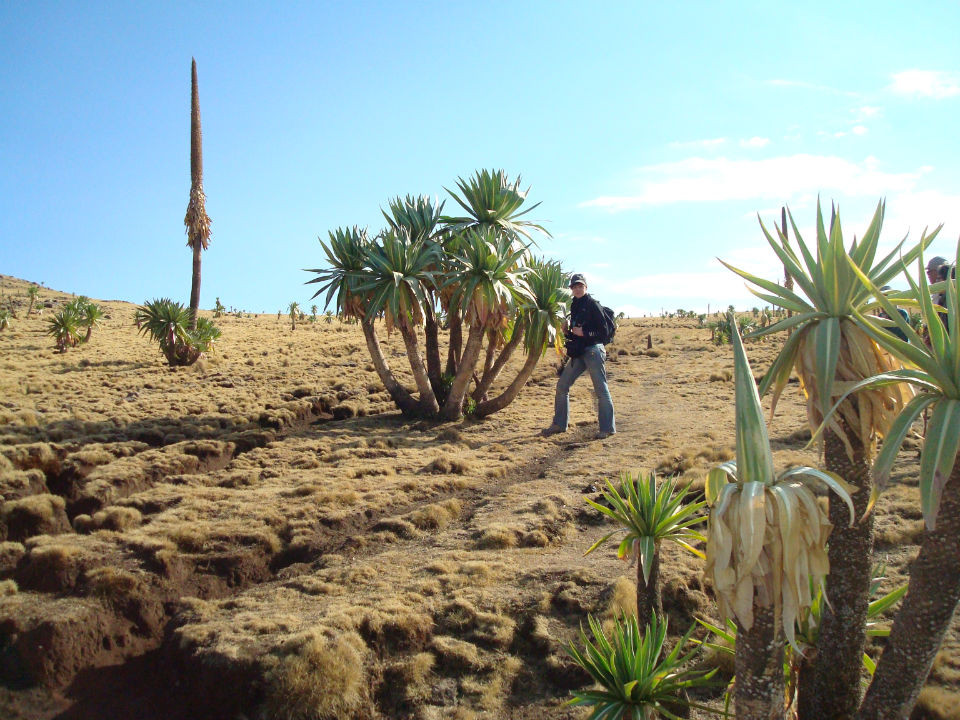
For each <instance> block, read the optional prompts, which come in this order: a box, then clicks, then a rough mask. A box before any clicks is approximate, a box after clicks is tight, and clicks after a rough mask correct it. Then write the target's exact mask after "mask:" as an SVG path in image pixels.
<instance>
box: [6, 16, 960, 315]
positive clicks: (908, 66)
mask: <svg viewBox="0 0 960 720" xmlns="http://www.w3.org/2000/svg"><path fill="white" fill-rule="evenodd" d="M272 5H273V4H269V5H268V4H266V3H264V4H255V3H203V4H201V3H176V2H169V3H140V2H124V3H66V2H64V3H54V2H30V3H24V2H15V1H13V0H9V1H8V2H5V3H3V4H2V6H0V97H2V98H3V106H4V109H3V112H2V113H0V272H2V273H4V274H11V275H16V276H18V277H22V278H25V279H28V280H32V281H37V282H43V283H45V284H46V285H48V286H50V287H54V288H57V289H61V290H66V291H69V292H76V293H82V294H86V295H90V296H93V297H99V298H104V299H121V300H129V301H132V302H138V303H139V302H142V301H144V300H146V299H150V298H152V297H159V296H170V297H173V298H175V299H178V300H181V301H184V302H186V301H187V300H188V298H189V291H190V272H191V256H190V251H189V250H188V248H187V247H186V237H185V235H184V229H183V215H184V211H185V209H186V203H187V198H188V192H189V184H190V168H189V110H190V59H191V57H196V59H197V64H198V71H199V81H200V104H201V110H202V116H203V132H204V140H203V143H204V145H203V148H204V187H205V190H206V194H207V198H208V205H207V209H208V212H209V214H210V216H211V218H212V219H213V237H212V241H211V245H210V249H209V250H208V251H207V252H205V253H204V255H203V285H202V294H201V305H202V306H203V307H212V305H213V303H214V298H215V297H220V299H221V300H222V301H223V302H224V304H226V305H227V306H234V307H237V308H244V309H246V310H248V311H267V312H276V310H277V309H279V308H281V307H285V306H286V305H287V304H288V303H289V302H290V301H292V300H297V301H299V302H300V303H301V305H303V306H307V307H309V305H310V304H311V302H310V300H309V298H310V295H312V292H313V290H312V288H314V287H315V286H308V285H304V284H303V283H304V281H306V280H308V279H310V277H312V276H311V275H309V274H307V273H305V272H303V270H302V268H307V267H318V266H320V265H322V263H323V255H322V252H321V248H320V244H319V242H318V241H317V237H318V236H323V237H324V238H325V237H326V233H327V231H328V230H330V229H333V228H335V227H337V226H342V225H353V224H358V225H368V226H370V228H371V230H376V229H378V228H379V227H380V226H381V224H382V218H381V216H380V212H379V208H380V207H381V206H385V204H386V202H387V201H388V200H389V199H390V198H391V197H394V196H397V195H405V194H407V193H412V194H420V193H426V194H431V195H438V196H439V197H441V198H444V197H446V193H445V192H444V190H443V187H444V186H446V187H450V188H453V187H455V183H456V179H457V178H458V177H466V176H468V175H470V174H472V173H473V172H474V171H475V170H477V169H480V168H504V169H506V170H507V172H508V173H510V174H511V176H516V175H518V174H520V175H522V178H523V184H524V185H525V186H526V185H529V186H530V188H531V190H530V196H529V197H530V201H531V202H537V201H539V202H541V203H542V204H541V205H540V207H538V208H537V209H536V210H535V211H534V213H533V214H532V215H531V217H532V218H533V219H537V220H542V221H545V225H546V226H547V228H548V229H549V230H550V232H551V233H552V234H553V239H545V240H544V241H542V242H541V243H540V246H541V248H542V249H543V251H544V253H545V254H547V255H548V256H551V257H554V258H558V259H560V260H562V261H563V262H564V264H565V266H566V267H568V268H569V269H571V270H577V271H583V272H585V273H586V274H587V276H588V279H589V280H590V289H591V291H592V292H593V294H594V295H596V296H597V297H598V298H599V299H601V300H602V301H603V302H604V303H605V304H609V305H612V306H614V307H615V308H617V309H619V310H624V311H626V312H627V313H628V314H630V315H637V314H643V313H644V312H647V313H657V312H659V311H660V309H661V308H666V309H668V310H675V309H677V308H685V309H691V308H692V309H697V310H700V311H702V310H704V309H706V306H707V304H708V303H710V304H711V309H712V308H716V307H718V306H723V307H725V306H726V305H728V304H730V303H733V304H735V305H737V306H738V307H741V308H748V307H751V306H752V305H754V304H758V303H756V302H754V301H753V299H752V296H750V295H749V294H748V293H747V292H746V291H745V290H744V288H743V283H742V282H741V281H740V280H739V279H738V278H736V277H735V276H734V275H732V274H731V273H729V272H728V271H726V270H724V269H723V268H722V267H721V266H720V264H719V263H718V262H717V260H716V257H717V256H719V257H722V258H723V259H725V260H729V261H732V262H734V264H739V265H740V266H742V267H744V268H746V269H748V270H751V271H753V272H756V273H758V274H761V275H764V276H766V277H769V278H771V279H774V278H776V277H778V274H779V272H780V271H781V268H778V266H777V264H776V259H775V257H774V256H773V254H772V252H771V251H770V250H769V248H767V247H766V245H765V242H764V240H763V237H762V234H761V232H760V229H759V226H758V223H757V214H758V213H759V214H760V216H761V217H762V218H763V219H764V221H765V222H768V223H772V221H773V220H774V219H775V218H777V217H779V208H780V206H781V205H782V204H784V203H788V204H789V206H790V207H791V209H792V210H793V212H794V216H795V218H796V220H797V223H798V225H799V226H800V228H801V232H803V233H805V237H806V234H807V233H808V232H809V229H810V228H812V227H813V222H814V213H815V205H816V198H817V196H818V195H819V196H820V197H821V198H822V200H823V201H824V202H826V203H828V204H829V202H830V201H831V200H835V201H837V202H838V203H839V206H840V211H841V218H842V220H843V224H844V228H845V230H846V232H847V233H848V234H849V235H850V236H852V235H853V234H854V233H858V234H859V233H862V232H863V229H865V227H866V224H867V221H868V219H869V216H870V214H871V213H872V210H873V208H874V206H875V205H876V203H877V202H878V200H879V199H880V198H881V197H883V198H886V201H887V215H886V217H887V220H886V223H885V226H884V227H885V230H884V234H883V238H884V241H885V242H886V243H887V245H889V246H892V244H894V243H895V242H896V241H898V240H900V239H901V238H902V237H903V236H904V235H905V234H906V233H907V232H909V233H910V238H911V239H919V237H920V233H921V231H922V230H923V228H924V226H927V225H929V226H930V227H934V226H936V225H938V224H940V223H944V226H945V227H944V230H943V232H942V233H941V237H940V239H938V240H937V241H936V243H935V245H934V247H933V250H934V252H936V253H938V254H940V255H946V256H950V257H952V255H953V253H954V251H955V248H956V238H957V236H958V233H960V173H958V172H957V168H958V167H960V142H958V141H957V137H956V135H957V128H958V125H960V123H958V118H960V46H958V44H957V42H956V29H957V28H958V27H960V4H958V3H956V2H927V3H917V4H907V3H903V2H882V1H881V2H870V3H836V2H831V3H821V2H806V3H791V4H789V5H788V4H786V3H759V2H757V3H747V2H730V3H706V2H682V3H661V2H658V3H652V2H650V3H648V2H634V3H627V2H617V3H613V2H611V3H591V4H590V6H588V4H587V3H571V2H540V1H535V0H534V1H529V2H523V3H502V2H485V3H481V4H476V3H470V4H465V3H464V4H461V3H439V2H417V3H376V2H355V3H351V2H327V3H283V4H280V6H279V7H274V6H272ZM452 206H453V201H452V200H448V209H452ZM314 302H316V301H314Z"/></svg>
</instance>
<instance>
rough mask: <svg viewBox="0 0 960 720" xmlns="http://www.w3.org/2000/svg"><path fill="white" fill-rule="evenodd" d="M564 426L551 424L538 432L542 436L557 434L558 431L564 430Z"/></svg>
mask: <svg viewBox="0 0 960 720" xmlns="http://www.w3.org/2000/svg"><path fill="white" fill-rule="evenodd" d="M566 431H567V429H566V428H562V427H560V426H559V425H551V426H550V427H548V428H544V429H543V430H541V431H540V434H541V435H543V436H544V437H550V436H551V435H557V434H558V433H562V432H566Z"/></svg>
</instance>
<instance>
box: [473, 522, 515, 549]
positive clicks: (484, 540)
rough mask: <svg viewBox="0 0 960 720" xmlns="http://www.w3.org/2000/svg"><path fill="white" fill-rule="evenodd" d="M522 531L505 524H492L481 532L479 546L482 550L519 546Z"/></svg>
mask: <svg viewBox="0 0 960 720" xmlns="http://www.w3.org/2000/svg"><path fill="white" fill-rule="evenodd" d="M519 535H520V533H519V532H518V531H517V530H516V529H514V528H510V527H506V526H505V525H492V526H490V527H488V528H486V529H484V530H483V531H482V532H481V533H480V537H479V539H478V540H477V547H478V548H480V549H481V550H503V549H505V548H512V547H516V546H517V541H518V539H519Z"/></svg>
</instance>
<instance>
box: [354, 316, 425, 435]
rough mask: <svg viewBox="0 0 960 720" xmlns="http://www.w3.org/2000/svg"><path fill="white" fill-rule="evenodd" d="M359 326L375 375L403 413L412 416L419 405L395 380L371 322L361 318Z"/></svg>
mask: <svg viewBox="0 0 960 720" xmlns="http://www.w3.org/2000/svg"><path fill="white" fill-rule="evenodd" d="M360 327H361V328H362V329H363V336H364V338H365V339H366V341H367V351H368V352H369V353H370V358H371V359H372V360H373V367H374V368H375V369H376V371H377V375H379V376H380V382H382V383H383V386H384V387H385V388H386V390H387V392H388V393H390V397H391V399H392V400H393V402H394V404H395V405H396V406H397V407H398V408H399V409H400V412H402V413H403V414H404V415H407V416H414V415H417V414H419V405H418V404H417V401H416V399H415V398H414V397H413V396H412V395H411V394H410V393H409V392H408V391H407V389H406V388H405V387H404V386H403V385H401V384H400V383H399V382H397V379H396V377H394V375H393V371H392V370H390V366H389V365H387V360H386V358H385V357H384V356H383V349H382V348H381V347H380V339H379V338H378V337H377V333H376V330H374V328H373V324H372V323H369V322H367V321H366V320H361V321H360Z"/></svg>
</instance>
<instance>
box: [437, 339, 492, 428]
mask: <svg viewBox="0 0 960 720" xmlns="http://www.w3.org/2000/svg"><path fill="white" fill-rule="evenodd" d="M485 334H486V332H485V331H484V329H483V328H482V327H480V326H473V327H471V328H470V334H469V335H468V336H467V344H466V345H465V346H464V348H463V357H461V358H460V368H459V369H458V370H457V374H456V375H455V376H454V378H453V383H452V384H451V385H450V394H449V395H448V396H447V400H446V402H445V403H444V405H443V409H442V410H441V411H440V418H441V419H442V420H456V419H457V418H458V417H460V416H461V415H462V414H463V400H464V398H465V397H466V394H467V384H468V383H469V382H470V378H471V377H473V367H474V365H476V363H477V358H478V357H479V356H480V349H481V348H482V346H483V336H484V335H485Z"/></svg>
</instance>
